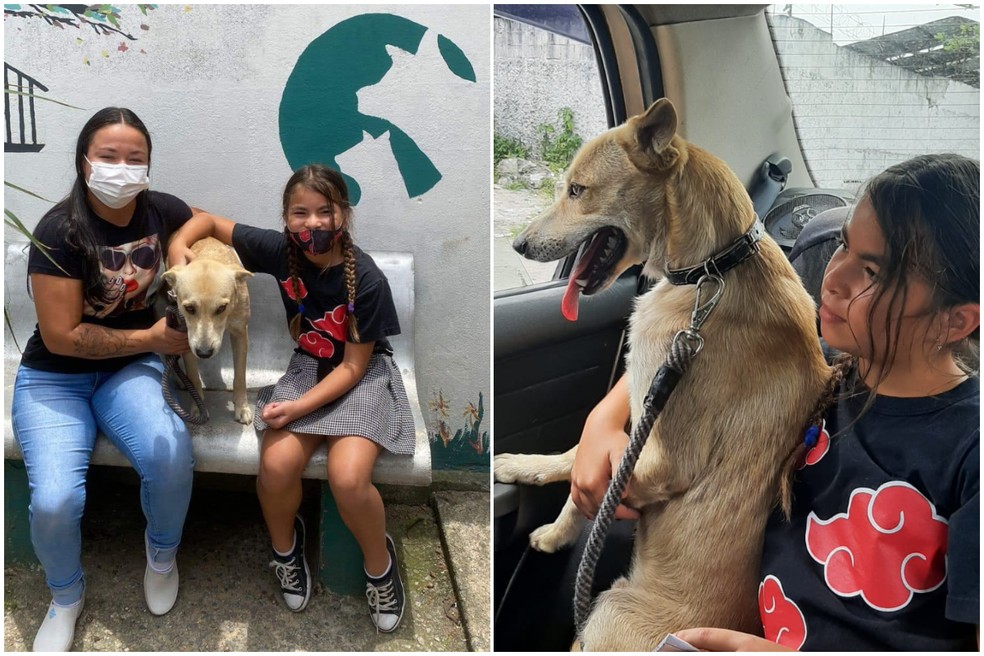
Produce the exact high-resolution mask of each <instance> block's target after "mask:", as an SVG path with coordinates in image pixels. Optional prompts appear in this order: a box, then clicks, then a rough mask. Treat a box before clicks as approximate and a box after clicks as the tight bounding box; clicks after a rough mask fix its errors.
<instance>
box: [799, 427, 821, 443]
mask: <svg viewBox="0 0 984 656" xmlns="http://www.w3.org/2000/svg"><path fill="white" fill-rule="evenodd" d="M819 437H820V428H819V427H818V426H810V427H809V428H807V429H806V434H805V435H804V436H803V444H805V445H806V448H807V449H812V448H813V447H815V446H816V445H817V438H819Z"/></svg>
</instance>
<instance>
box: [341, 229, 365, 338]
mask: <svg viewBox="0 0 984 656" xmlns="http://www.w3.org/2000/svg"><path fill="white" fill-rule="evenodd" d="M342 251H343V252H344V254H345V289H346V290H347V291H348V305H349V313H348V329H349V336H350V337H351V338H352V341H353V342H356V343H358V342H361V341H362V338H360V337H359V327H358V325H357V323H358V322H357V321H356V320H355V248H354V246H353V244H352V235H350V234H349V231H348V230H345V231H344V232H342Z"/></svg>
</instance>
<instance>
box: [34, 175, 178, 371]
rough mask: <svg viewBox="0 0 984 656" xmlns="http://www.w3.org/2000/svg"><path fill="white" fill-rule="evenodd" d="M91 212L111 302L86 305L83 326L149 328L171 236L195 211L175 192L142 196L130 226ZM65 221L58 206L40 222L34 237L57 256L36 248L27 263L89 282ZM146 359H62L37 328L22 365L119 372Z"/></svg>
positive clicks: (37, 300) (45, 271)
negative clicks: (67, 234) (68, 238)
mask: <svg viewBox="0 0 984 656" xmlns="http://www.w3.org/2000/svg"><path fill="white" fill-rule="evenodd" d="M88 212H89V214H88V217H87V220H88V223H89V225H90V226H91V228H92V233H93V236H94V238H95V242H96V248H97V251H98V254H99V268H100V272H101V274H102V279H103V284H104V286H105V287H106V289H107V290H108V291H109V301H108V302H106V303H105V304H97V305H95V306H94V305H91V304H89V303H88V302H85V303H83V307H82V322H83V323H93V324H98V325H100V326H106V327H107V328H113V329H142V328H149V327H150V326H152V325H153V324H154V322H155V321H157V318H156V316H155V314H154V310H153V307H152V304H153V301H154V295H155V294H156V292H157V290H158V288H159V287H160V284H161V273H162V272H163V268H164V264H163V263H164V247H165V245H166V244H167V242H168V239H170V237H171V234H172V233H173V232H175V231H176V230H177V229H178V228H180V227H181V226H182V225H184V223H185V221H187V220H188V219H189V218H191V208H189V207H188V205H187V204H186V203H185V202H184V201H182V200H181V199H179V198H177V197H175V196H172V195H170V194H165V193H161V192H159V191H147V192H144V193H141V194H140V195H139V196H137V206H136V208H135V209H134V212H133V216H132V217H131V219H130V222H129V223H128V224H127V225H126V226H123V227H119V226H115V225H113V224H111V223H109V222H108V221H104V220H102V219H100V218H99V217H97V216H96V215H95V214H93V213H92V211H91V209H90V210H88ZM65 217H66V210H65V209H64V208H62V207H59V206H56V207H55V208H54V209H52V210H51V211H50V212H49V213H48V214H46V215H45V216H44V217H42V219H41V220H40V221H39V222H38V225H37V227H36V228H35V229H34V233H33V234H34V237H35V239H37V240H38V241H39V242H41V243H42V244H44V245H45V246H47V247H49V250H48V253H49V254H50V256H51V258H50V259H49V258H48V257H46V256H45V254H44V253H43V252H42V251H41V250H40V249H38V248H37V247H35V246H34V245H33V244H32V245H31V247H30V252H29V254H28V261H27V271H28V273H29V274H33V273H40V274H46V275H50V276H58V277H61V278H75V279H78V280H82V279H83V265H84V258H83V257H82V254H81V253H80V252H78V251H75V250H72V249H70V248H69V247H68V246H67V245H66V244H65V231H66V229H67V226H66V219H65ZM52 260H54V261H52ZM44 302H45V299H43V298H35V303H44ZM141 357H143V354H138V355H132V356H126V357H121V358H107V359H102V360H89V359H86V358H75V357H71V356H66V355H58V354H55V353H52V352H50V351H49V350H48V349H47V347H46V346H45V345H44V341H43V340H42V339H41V332H40V330H39V329H38V328H35V330H34V334H33V335H32V336H31V338H30V340H28V342H27V345H26V346H25V347H24V355H23V356H22V357H21V363H22V364H24V365H26V366H28V367H31V368H33V369H40V370H42V371H55V372H61V373H84V372H92V371H117V370H119V369H120V368H122V367H123V366H125V365H126V364H128V363H130V362H132V361H134V360H137V359H139V358H141Z"/></svg>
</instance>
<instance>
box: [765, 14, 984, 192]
mask: <svg viewBox="0 0 984 656" xmlns="http://www.w3.org/2000/svg"><path fill="white" fill-rule="evenodd" d="M772 24H773V36H774V40H775V43H776V51H777V53H778V54H779V60H780V63H781V64H782V66H783V70H784V74H785V78H786V86H787V90H788V92H789V96H790V98H791V99H792V103H793V112H794V115H795V118H796V126H797V129H798V130H799V135H800V142H801V144H802V147H803V152H804V154H805V155H806V160H807V163H808V165H809V166H810V170H811V172H812V173H813V177H814V180H815V182H816V184H817V186H818V187H828V188H843V189H849V190H851V191H856V190H857V189H858V187H859V186H860V185H861V184H862V183H863V182H864V181H865V180H866V179H867V178H868V177H870V176H871V175H874V174H876V173H879V172H880V171H882V170H884V169H885V168H886V167H888V166H891V165H892V164H897V163H899V162H901V161H904V160H905V159H908V158H909V157H912V156H915V155H917V154H921V153H931V152H955V153H959V154H962V155H966V156H969V157H974V158H977V157H979V156H980V92H979V90H978V89H975V88H973V87H971V86H968V85H966V84H961V83H959V82H955V81H953V80H949V79H947V78H939V77H927V76H923V75H918V74H916V73H913V72H911V71H908V70H906V69H904V68H900V67H898V66H893V65H892V64H890V63H888V62H884V61H881V60H878V59H874V58H871V57H867V56H865V55H861V54H859V53H857V52H854V51H853V50H851V49H850V48H846V47H840V46H837V45H834V43H833V42H832V41H831V37H830V34H829V33H827V32H825V31H823V30H820V29H818V28H816V27H814V26H813V25H811V24H810V23H808V22H806V21H804V20H802V19H799V18H792V17H789V16H785V15H774V16H772Z"/></svg>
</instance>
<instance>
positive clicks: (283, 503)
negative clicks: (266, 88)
mask: <svg viewBox="0 0 984 656" xmlns="http://www.w3.org/2000/svg"><path fill="white" fill-rule="evenodd" d="M283 219H284V230H283V231H282V232H281V231H277V230H268V229H263V228H255V227H251V226H247V225H243V224H236V223H234V222H233V221H230V220H228V219H223V218H221V217H215V216H211V215H203V216H202V217H201V218H200V219H199V218H197V217H196V218H193V219H192V220H191V221H189V222H188V223H187V224H186V226H185V227H184V228H183V229H182V230H181V231H180V232H179V233H178V234H176V235H175V237H174V240H173V241H172V243H171V246H170V248H169V251H168V255H169V261H170V262H171V264H172V265H174V264H181V263H185V262H187V261H189V260H190V259H191V257H192V256H191V255H190V251H189V250H188V247H189V246H190V245H191V244H193V243H194V242H196V241H197V240H199V239H201V238H203V237H208V236H213V237H215V238H216V239H218V240H220V241H222V242H224V243H226V244H231V245H232V246H233V248H235V250H236V252H237V253H238V254H239V257H240V259H241V260H242V263H243V266H244V267H246V268H247V269H248V270H250V271H253V272H262V273H268V274H270V275H273V276H274V277H276V279H277V281H278V282H279V283H280V292H281V298H282V300H283V302H284V308H285V310H286V313H287V320H288V325H289V329H290V335H291V338H292V339H294V340H295V341H296V342H297V348H296V349H295V351H294V354H293V356H292V357H291V360H290V363H289V364H288V365H287V371H286V373H285V374H284V375H283V376H282V377H281V378H280V380H279V381H278V382H277V384H276V385H273V386H270V387H267V388H264V389H263V390H261V391H260V393H259V395H258V398H257V407H256V413H255V415H254V417H255V418H254V425H255V426H256V429H257V430H259V431H261V432H262V433H263V444H262V446H261V455H260V471H259V476H258V477H257V481H256V489H257V494H258V495H259V499H260V506H261V507H262V509H263V517H264V519H265V520H266V524H267V528H268V530H269V531H270V538H271V541H272V543H273V562H271V563H270V565H271V567H274V568H275V570H276V574H277V578H278V579H279V582H280V587H281V591H282V593H283V597H284V602H285V603H286V604H287V607H288V608H289V609H290V610H292V611H295V612H299V611H301V610H304V608H305V607H306V606H307V603H308V600H309V599H310V596H311V573H310V570H309V568H308V564H307V561H306V559H305V558H304V522H303V520H302V518H301V516H300V515H299V514H298V509H299V508H300V504H301V474H302V472H303V471H304V468H305V467H306V466H307V463H308V461H309V460H310V459H311V456H312V455H313V454H314V451H315V449H317V447H318V446H319V445H320V444H321V443H323V442H327V445H328V472H327V473H328V484H329V485H330V486H331V490H332V494H333V495H334V497H335V501H336V503H337V504H338V509H339V512H340V514H341V516H342V520H343V521H344V522H345V525H346V526H347V527H348V528H349V530H350V531H352V534H353V536H354V537H355V539H356V541H357V542H358V543H359V546H360V548H361V549H362V554H363V558H364V563H365V575H366V595H367V597H368V598H369V607H370V617H371V619H372V621H373V624H375V625H376V627H377V628H378V629H379V630H380V631H384V632H390V631H393V630H395V629H396V627H397V626H398V625H399V623H400V619H401V618H402V615H403V606H404V592H403V583H402V581H401V579H400V574H399V569H398V566H397V562H396V551H395V548H394V544H393V540H392V538H390V536H389V535H388V534H387V533H386V517H385V512H384V508H383V501H382V498H381V497H380V495H379V492H378V491H377V490H376V488H375V486H373V484H372V469H373V465H374V464H375V462H376V458H377V457H378V456H379V454H380V453H381V452H382V450H383V449H386V450H388V451H391V452H393V453H397V454H412V453H413V451H414V427H413V418H412V416H411V414H410V404H409V402H408V400H407V396H406V392H405V390H404V387H403V380H402V378H401V377H400V372H399V369H398V368H397V366H396V364H395V363H394V362H393V358H392V353H393V352H392V349H391V348H390V345H389V343H388V342H387V340H386V337H387V336H389V335H397V334H399V332H400V325H399V322H398V320H397V315H396V308H395V306H394V304H393V298H392V294H391V292H390V288H389V283H388V282H387V280H386V277H385V276H384V275H383V273H382V272H381V271H380V270H379V268H378V267H377V266H376V264H375V262H373V260H372V258H371V257H369V255H367V254H366V253H364V252H363V251H362V250H360V249H359V248H358V247H357V246H356V245H355V244H354V243H353V242H352V237H351V234H350V226H351V221H352V208H351V206H350V205H349V200H348V190H347V188H346V186H345V181H344V179H343V178H342V176H341V175H340V174H339V173H338V172H337V171H334V170H332V169H329V168H327V167H325V166H322V165H319V164H312V165H307V166H304V167H302V168H300V169H298V170H297V171H296V172H295V173H294V175H293V176H291V178H290V180H289V181H288V182H287V185H286V187H285V189H284V194H283Z"/></svg>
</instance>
